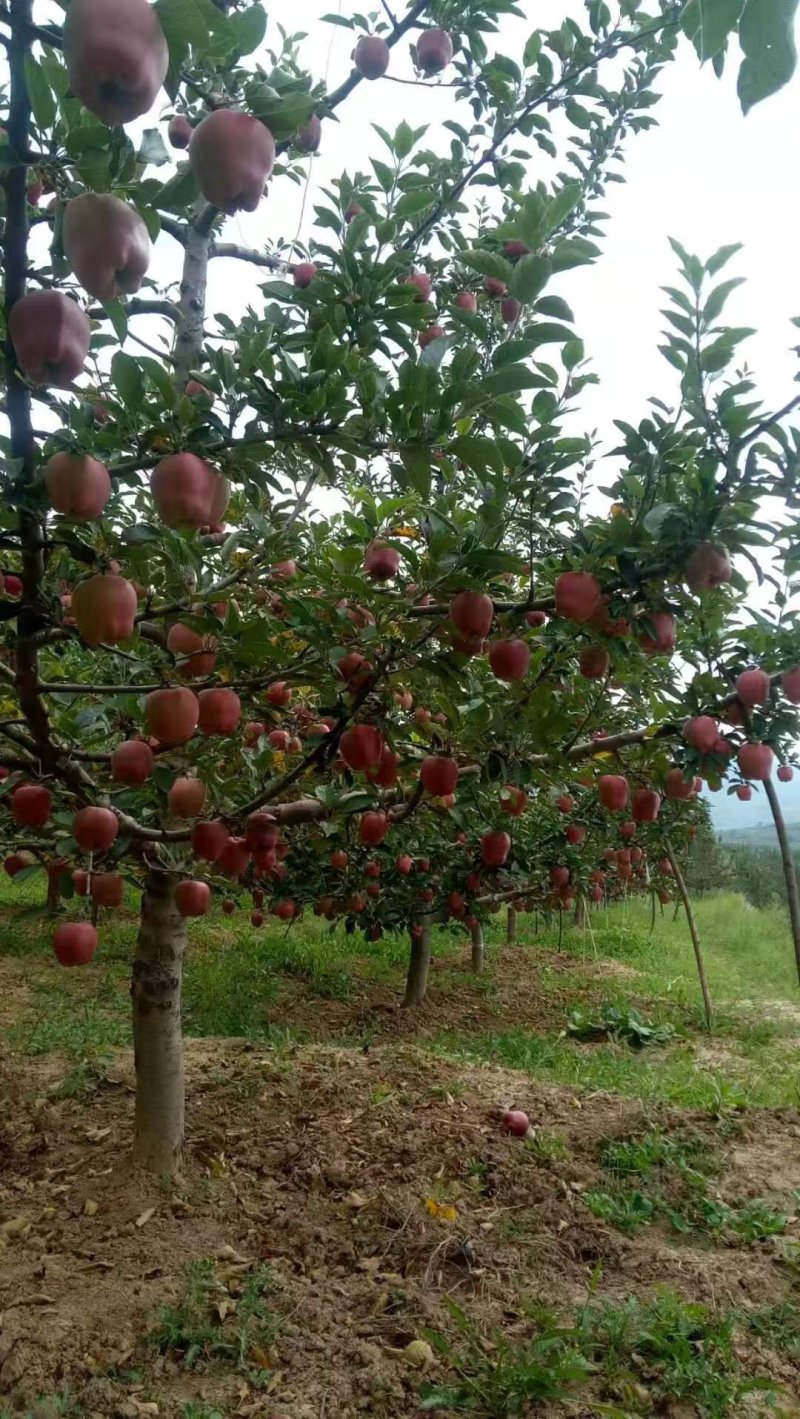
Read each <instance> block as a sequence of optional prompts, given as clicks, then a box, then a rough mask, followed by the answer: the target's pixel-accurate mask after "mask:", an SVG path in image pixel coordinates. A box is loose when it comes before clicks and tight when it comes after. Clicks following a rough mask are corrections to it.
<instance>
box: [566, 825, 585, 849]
mask: <svg viewBox="0 0 800 1419" xmlns="http://www.w3.org/2000/svg"><path fill="white" fill-rule="evenodd" d="M564 836H565V838H566V840H567V842H568V843H571V844H572V845H573V846H577V844H579V843H583V842H585V841H586V829H585V828H584V827H583V826H582V825H581V824H580V823H570V824H569V827H568V828H567V830H566V832H565V834H564Z"/></svg>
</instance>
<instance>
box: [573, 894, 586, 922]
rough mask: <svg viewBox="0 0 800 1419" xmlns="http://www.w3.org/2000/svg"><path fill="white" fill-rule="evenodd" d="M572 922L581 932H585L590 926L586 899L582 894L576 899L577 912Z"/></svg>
mask: <svg viewBox="0 0 800 1419" xmlns="http://www.w3.org/2000/svg"><path fill="white" fill-rule="evenodd" d="M572 920H573V923H574V925H575V926H577V927H578V929H579V930H580V931H585V930H586V927H587V926H588V924H589V918H588V915H587V913H586V898H585V897H584V895H583V893H582V892H580V893H579V894H578V896H577V897H576V898H575V911H574V914H573V917H572Z"/></svg>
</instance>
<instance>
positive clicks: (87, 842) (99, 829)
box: [72, 807, 119, 852]
mask: <svg viewBox="0 0 800 1419" xmlns="http://www.w3.org/2000/svg"><path fill="white" fill-rule="evenodd" d="M118 833H119V819H118V817H117V815H116V813H113V812H112V811H111V809H110V808H95V807H88V808H80V809H79V810H78V812H77V813H76V814H75V817H74V818H73V820H72V836H73V837H74V839H75V841H76V843H77V844H78V847H82V848H83V849H84V851H85V852H105V851H106V849H107V848H110V847H111V844H112V843H113V842H116V839H117V835H118Z"/></svg>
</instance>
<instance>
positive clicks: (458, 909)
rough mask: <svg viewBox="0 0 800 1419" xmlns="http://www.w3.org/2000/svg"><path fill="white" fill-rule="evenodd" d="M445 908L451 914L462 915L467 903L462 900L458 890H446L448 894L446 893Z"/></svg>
mask: <svg viewBox="0 0 800 1419" xmlns="http://www.w3.org/2000/svg"><path fill="white" fill-rule="evenodd" d="M447 910H448V911H449V912H450V913H451V914H452V915H453V916H463V915H464V912H465V911H466V910H467V904H466V902H465V901H464V898H463V897H462V895H461V893H460V892H448V894H447Z"/></svg>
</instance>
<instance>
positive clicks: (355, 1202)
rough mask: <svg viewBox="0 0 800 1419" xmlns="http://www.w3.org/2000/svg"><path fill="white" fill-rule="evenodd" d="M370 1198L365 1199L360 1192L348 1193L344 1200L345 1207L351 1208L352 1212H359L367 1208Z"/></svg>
mask: <svg viewBox="0 0 800 1419" xmlns="http://www.w3.org/2000/svg"><path fill="white" fill-rule="evenodd" d="M371 1201H372V1199H371V1198H369V1197H365V1196H364V1194H363V1193H362V1192H348V1194H347V1196H346V1198H345V1199H344V1202H345V1206H346V1207H352V1209H353V1211H354V1212H360V1211H361V1208H362V1207H369V1204H370V1202H371Z"/></svg>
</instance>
